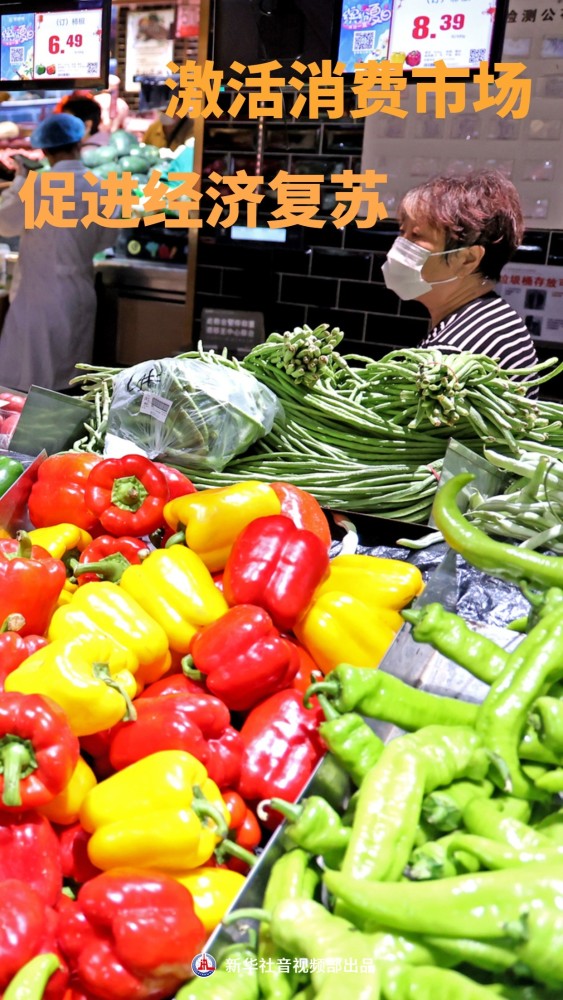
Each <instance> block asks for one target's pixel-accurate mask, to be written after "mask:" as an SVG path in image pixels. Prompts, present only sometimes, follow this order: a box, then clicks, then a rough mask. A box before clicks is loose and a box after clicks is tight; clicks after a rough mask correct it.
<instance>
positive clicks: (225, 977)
mask: <svg viewBox="0 0 563 1000" xmlns="http://www.w3.org/2000/svg"><path fill="white" fill-rule="evenodd" d="M228 960H230V962H229V961H228ZM231 962H232V963H233V964H232V965H231V964H230V963H231ZM259 996H260V992H259V989H258V962H257V959H256V954H255V953H254V952H253V951H252V949H251V948H249V947H248V945H245V944H235V945H233V946H232V947H230V948H227V949H226V951H225V952H224V953H223V955H222V956H221V962H220V964H219V967H218V969H216V971H215V972H214V973H213V1000H258V997H259ZM205 997H207V998H209V982H208V981H207V979H191V980H190V982H189V983H186V985H185V986H182V988H181V989H180V990H179V991H178V993H176V996H175V998H174V1000H204V998H205Z"/></svg>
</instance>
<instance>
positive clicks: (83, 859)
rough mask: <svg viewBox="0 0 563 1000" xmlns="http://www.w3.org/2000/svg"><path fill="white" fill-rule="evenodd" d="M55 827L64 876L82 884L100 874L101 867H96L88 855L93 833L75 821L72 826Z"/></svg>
mask: <svg viewBox="0 0 563 1000" xmlns="http://www.w3.org/2000/svg"><path fill="white" fill-rule="evenodd" d="M54 829H55V833H56V835H57V837H58V839H59V847H60V851H61V866H62V872H63V878H65V879H70V880H71V881H72V882H75V883H76V884H78V885H82V883H83V882H87V881H88V880H89V879H91V878H95V876H96V875H100V869H99V868H96V867H95V866H94V865H93V864H92V862H91V861H90V858H89V857H88V841H89V840H90V837H91V834H90V833H88V832H87V831H86V830H85V829H84V827H83V826H82V824H81V823H73V824H72V826H57V827H55V828H54Z"/></svg>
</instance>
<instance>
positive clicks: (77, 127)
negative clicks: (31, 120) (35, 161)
mask: <svg viewBox="0 0 563 1000" xmlns="http://www.w3.org/2000/svg"><path fill="white" fill-rule="evenodd" d="M85 131H86V126H85V125H84V122H83V121H81V120H80V118H77V117H76V116H75V115H67V114H65V113H64V112H61V113H59V114H54V115H49V117H48V118H45V121H42V122H41V124H40V125H38V126H37V128H36V129H35V130H34V132H32V134H31V138H30V140H29V141H30V143H31V145H32V146H33V148H34V149H49V150H51V149H59V148H60V147H61V146H72V145H73V144H74V143H76V142H80V140H81V139H82V138H83V137H84V133H85Z"/></svg>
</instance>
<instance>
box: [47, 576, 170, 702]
mask: <svg viewBox="0 0 563 1000" xmlns="http://www.w3.org/2000/svg"><path fill="white" fill-rule="evenodd" d="M84 634H99V635H106V636H108V638H110V639H112V640H113V641H114V642H115V643H116V645H117V646H118V647H120V648H121V649H123V650H124V652H125V654H126V666H127V669H128V670H130V671H131V673H132V674H135V677H136V679H137V682H138V684H139V685H140V686H143V685H145V684H151V683H152V682H153V681H157V680H158V679H159V677H162V675H163V674H165V673H166V671H167V670H168V669H169V668H170V665H171V656H170V650H169V649H168V638H167V635H166V632H165V631H164V629H163V628H162V627H161V626H160V625H159V624H158V622H156V621H154V619H153V618H151V616H150V615H149V614H147V612H146V611H145V610H144V608H142V607H141V605H140V604H139V603H138V602H137V601H136V600H135V599H134V598H133V597H131V595H130V594H128V593H127V591H126V590H124V589H123V588H122V587H120V586H118V585H117V584H116V583H108V582H100V583H85V584H84V585H83V586H82V587H79V588H78V590H77V591H76V593H75V594H74V595H73V596H72V599H71V600H70V602H69V603H68V604H66V605H64V606H62V607H59V608H58V609H57V610H56V611H55V613H54V615H53V617H52V618H51V622H50V625H49V631H48V637H49V639H51V640H56V639H63V638H65V637H69V636H76V635H84Z"/></svg>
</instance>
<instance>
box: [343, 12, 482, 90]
mask: <svg viewBox="0 0 563 1000" xmlns="http://www.w3.org/2000/svg"><path fill="white" fill-rule="evenodd" d="M495 12H496V5H495V3H490V4H488V5H487V4H486V3H483V2H482V0H465V2H464V3H463V4H459V3H456V0H445V2H444V0H442V2H441V3H440V2H439V0H430V3H428V4H424V5H422V4H421V2H420V0H380V2H379V3H372V4H366V3H363V2H360V0H344V4H343V9H342V22H341V31H340V44H339V48H338V58H339V59H341V60H342V61H343V62H344V63H345V64H346V72H348V73H351V72H353V70H354V65H355V64H356V63H359V62H369V61H371V60H375V61H381V60H383V59H389V60H390V61H391V62H392V63H398V64H399V65H400V66H404V67H405V69H415V68H416V67H418V66H434V65H435V64H436V62H437V60H439V59H443V60H444V62H445V63H446V65H447V66H449V67H463V68H467V67H470V68H475V67H477V66H478V65H479V63H480V62H483V61H484V62H487V63H488V62H489V58H490V45H491V37H492V31H493V20H494V16H495Z"/></svg>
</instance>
